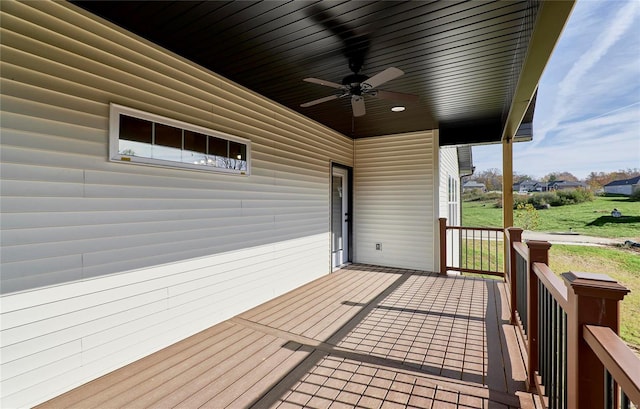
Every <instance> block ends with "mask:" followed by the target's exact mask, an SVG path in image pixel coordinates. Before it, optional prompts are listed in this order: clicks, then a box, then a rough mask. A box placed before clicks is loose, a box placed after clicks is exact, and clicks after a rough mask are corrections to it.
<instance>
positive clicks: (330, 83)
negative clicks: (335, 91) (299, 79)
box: [303, 78, 344, 88]
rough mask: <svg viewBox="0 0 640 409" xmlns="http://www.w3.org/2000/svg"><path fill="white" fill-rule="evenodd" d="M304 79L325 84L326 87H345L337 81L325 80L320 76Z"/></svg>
mask: <svg viewBox="0 0 640 409" xmlns="http://www.w3.org/2000/svg"><path fill="white" fill-rule="evenodd" d="M303 81H306V82H311V83H313V84H318V85H324V86H325V87H331V88H344V85H342V84H338V83H337V82H331V81H325V80H321V79H318V78H305V79H303Z"/></svg>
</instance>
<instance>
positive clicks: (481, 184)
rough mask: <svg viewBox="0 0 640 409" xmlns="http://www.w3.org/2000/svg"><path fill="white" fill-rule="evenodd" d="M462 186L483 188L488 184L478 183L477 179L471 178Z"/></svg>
mask: <svg viewBox="0 0 640 409" xmlns="http://www.w3.org/2000/svg"><path fill="white" fill-rule="evenodd" d="M462 187H466V188H472V189H473V188H482V189H485V188H486V186H485V185H484V183H478V182H476V181H475V180H470V181H468V182H466V183H465V184H464V185H462Z"/></svg>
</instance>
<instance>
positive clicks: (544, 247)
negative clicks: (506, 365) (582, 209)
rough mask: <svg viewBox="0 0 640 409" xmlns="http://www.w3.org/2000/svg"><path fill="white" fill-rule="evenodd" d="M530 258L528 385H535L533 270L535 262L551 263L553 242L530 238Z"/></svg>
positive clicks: (535, 287)
mask: <svg viewBox="0 0 640 409" xmlns="http://www.w3.org/2000/svg"><path fill="white" fill-rule="evenodd" d="M527 247H529V260H528V263H527V271H528V280H527V299H528V300H529V305H528V307H527V339H528V342H527V357H528V360H529V362H528V365H527V368H528V375H529V376H528V378H527V386H528V387H529V388H533V387H535V384H536V383H535V376H536V372H538V371H539V370H540V368H538V336H539V332H538V276H537V275H536V273H535V272H534V271H533V263H544V264H546V265H549V249H550V248H551V243H549V242H548V241H539V240H529V241H527Z"/></svg>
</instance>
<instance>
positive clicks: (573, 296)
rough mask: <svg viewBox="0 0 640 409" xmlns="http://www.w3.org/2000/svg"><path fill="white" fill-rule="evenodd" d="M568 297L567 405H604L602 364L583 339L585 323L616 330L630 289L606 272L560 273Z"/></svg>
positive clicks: (580, 406) (582, 406)
mask: <svg viewBox="0 0 640 409" xmlns="http://www.w3.org/2000/svg"><path fill="white" fill-rule="evenodd" d="M562 278H563V279H564V280H565V285H566V286H567V287H568V291H567V300H568V302H569V309H570V311H567V407H569V408H588V407H603V406H604V393H605V392H604V366H603V365H602V362H600V360H599V359H598V357H597V356H596V354H595V353H594V352H593V351H592V350H591V348H590V347H589V345H587V343H586V342H585V340H584V338H583V336H582V331H583V327H584V326H585V325H600V326H603V327H609V328H611V329H612V330H613V332H615V333H616V334H618V333H619V323H620V315H619V313H620V301H622V299H623V298H624V296H625V295H626V294H627V293H628V292H629V290H628V289H627V288H626V287H624V286H622V285H620V284H618V282H616V281H615V280H614V279H612V278H611V277H609V276H608V275H606V274H593V273H574V272H568V273H564V274H562Z"/></svg>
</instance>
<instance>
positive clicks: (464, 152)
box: [456, 145, 476, 176]
mask: <svg viewBox="0 0 640 409" xmlns="http://www.w3.org/2000/svg"><path fill="white" fill-rule="evenodd" d="M456 150H457V151H458V172H459V174H460V176H469V175H473V171H474V170H475V169H476V168H475V166H473V156H472V155H471V145H463V146H458V147H457V148H456Z"/></svg>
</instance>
